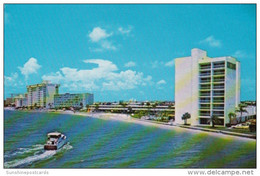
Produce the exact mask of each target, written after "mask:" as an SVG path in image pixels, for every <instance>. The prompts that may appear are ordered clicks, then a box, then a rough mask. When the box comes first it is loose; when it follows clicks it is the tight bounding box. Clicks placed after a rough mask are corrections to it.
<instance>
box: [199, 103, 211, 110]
mask: <svg viewBox="0 0 260 176" xmlns="http://www.w3.org/2000/svg"><path fill="white" fill-rule="evenodd" d="M200 109H205V110H210V105H209V104H200Z"/></svg>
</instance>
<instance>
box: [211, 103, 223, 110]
mask: <svg viewBox="0 0 260 176" xmlns="http://www.w3.org/2000/svg"><path fill="white" fill-rule="evenodd" d="M224 108H225V107H224V105H223V104H220V105H218V104H214V105H213V109H214V110H223V111H224Z"/></svg>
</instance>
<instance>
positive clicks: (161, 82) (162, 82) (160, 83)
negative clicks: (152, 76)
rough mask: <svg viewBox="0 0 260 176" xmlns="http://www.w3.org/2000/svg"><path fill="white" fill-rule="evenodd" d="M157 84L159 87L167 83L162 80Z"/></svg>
mask: <svg viewBox="0 0 260 176" xmlns="http://www.w3.org/2000/svg"><path fill="white" fill-rule="evenodd" d="M156 84H157V85H162V84H166V81H165V80H164V79H162V80H160V81H158V82H157V83H156Z"/></svg>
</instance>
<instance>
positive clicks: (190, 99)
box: [175, 48, 240, 125]
mask: <svg viewBox="0 0 260 176" xmlns="http://www.w3.org/2000/svg"><path fill="white" fill-rule="evenodd" d="M239 103H240V62H239V61H237V60H236V59H235V58H233V57H230V56H224V57H216V58H210V57H208V56H207V52H206V51H203V50H200V49H197V48H195V49H192V50H191V56H188V57H182V58H177V59H175V121H176V123H179V124H183V120H182V116H183V114H185V113H186V112H188V113H189V114H190V115H191V118H190V119H188V123H189V124H191V125H199V124H200V125H202V124H208V121H209V118H210V117H211V116H212V115H217V116H218V117H219V119H220V121H221V125H225V124H227V123H229V118H228V114H229V112H235V107H236V106H238V104H239Z"/></svg>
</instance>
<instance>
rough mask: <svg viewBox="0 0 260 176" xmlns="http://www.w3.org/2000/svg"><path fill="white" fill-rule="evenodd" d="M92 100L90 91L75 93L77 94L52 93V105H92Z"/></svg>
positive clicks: (57, 106)
mask: <svg viewBox="0 0 260 176" xmlns="http://www.w3.org/2000/svg"><path fill="white" fill-rule="evenodd" d="M93 102H94V95H93V94H90V93H77V94H70V93H65V94H56V95H54V107H55V108H65V107H86V105H92V104H93Z"/></svg>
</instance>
